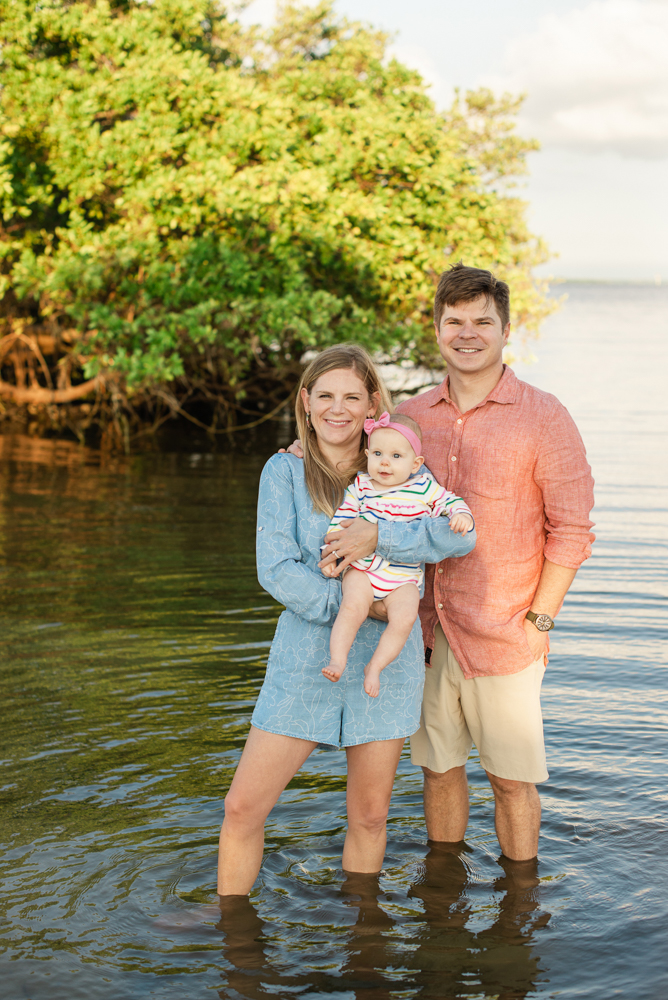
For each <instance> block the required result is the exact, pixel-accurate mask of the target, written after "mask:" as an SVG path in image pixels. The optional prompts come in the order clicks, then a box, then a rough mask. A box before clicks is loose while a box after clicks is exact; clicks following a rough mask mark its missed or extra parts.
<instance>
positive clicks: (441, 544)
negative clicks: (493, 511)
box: [376, 517, 476, 563]
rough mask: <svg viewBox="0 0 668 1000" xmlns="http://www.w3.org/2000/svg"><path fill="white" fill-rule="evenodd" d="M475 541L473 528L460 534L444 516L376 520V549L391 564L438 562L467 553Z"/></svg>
mask: <svg viewBox="0 0 668 1000" xmlns="http://www.w3.org/2000/svg"><path fill="white" fill-rule="evenodd" d="M475 543H476V533H475V529H474V530H472V531H470V532H469V533H468V534H467V535H464V536H463V537H462V536H461V535H459V534H457V532H455V531H452V529H451V528H450V522H449V520H448V519H447V517H420V518H416V519H415V520H413V521H406V522H399V521H379V522H378V544H377V545H376V552H378V554H379V555H381V556H383V558H384V559H387V560H389V562H393V563H418V562H419V563H437V562H440V561H441V560H442V559H448V558H449V557H451V556H465V555H467V554H468V553H469V552H470V551H471V550H472V549H473V548H474V547H475Z"/></svg>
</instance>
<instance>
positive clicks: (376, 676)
mask: <svg viewBox="0 0 668 1000" xmlns="http://www.w3.org/2000/svg"><path fill="white" fill-rule="evenodd" d="M419 603H420V592H419V590H418V589H417V587H416V586H415V584H414V583H405V584H404V585H403V587H397V589H396V590H393V591H392V593H391V594H388V595H387V597H386V598H385V607H386V608H387V620H388V626H387V628H386V629H385V631H384V632H383V634H382V635H381V637H380V642H379V643H378V645H377V646H376V652H375V653H374V654H373V656H372V657H371V659H370V660H369V662H368V663H367V665H366V667H365V668H364V690H365V691H366V693H367V694H368V695H370V696H371V697H372V698H377V697H378V694H379V692H380V672H381V670H384V669H385V667H386V666H387V665H388V663H391V662H392V660H394V659H396V657H397V656H398V655H399V653H400V652H401V650H402V649H403V648H404V646H405V645H406V640H407V639H408V636H409V635H410V634H411V629H412V628H413V625H414V624H415V619H416V618H417V616H418V605H419Z"/></svg>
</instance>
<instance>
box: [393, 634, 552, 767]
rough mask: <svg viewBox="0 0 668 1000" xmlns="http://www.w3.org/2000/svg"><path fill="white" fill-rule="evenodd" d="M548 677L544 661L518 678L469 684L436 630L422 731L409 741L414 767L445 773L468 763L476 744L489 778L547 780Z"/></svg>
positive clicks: (476, 679)
mask: <svg viewBox="0 0 668 1000" xmlns="http://www.w3.org/2000/svg"><path fill="white" fill-rule="evenodd" d="M544 673H545V666H544V665H543V661H542V659H541V660H537V661H536V662H535V663H532V664H530V666H528V667H526V668H525V669H524V670H520V671H519V672H518V673H516V674H503V675H502V676H495V677H473V678H470V679H468V680H467V679H466V678H465V677H464V675H463V673H462V671H461V668H460V666H459V664H458V663H457V660H456V659H455V657H454V655H453V652H452V650H451V649H450V646H449V644H448V640H447V639H446V638H445V635H444V634H443V630H442V628H441V626H440V625H437V626H436V632H435V635H434V650H433V653H432V657H431V667H430V668H428V669H427V671H426V677H425V685H424V699H423V702H422V716H421V719H420V728H419V729H418V731H417V733H416V734H415V735H414V736H412V737H411V759H412V761H413V763H414V764H419V765H420V766H422V767H428V768H429V770H430V771H436V772H437V773H438V774H442V773H443V772H444V771H449V770H450V768H451V767H461V765H462V764H465V763H466V761H467V760H468V756H469V753H470V752H471V747H472V746H473V744H474V743H475V745H476V747H477V749H478V752H479V754H480V763H481V764H482V766H483V767H484V769H485V770H486V771H488V772H489V773H490V774H494V775H496V776H497V777H499V778H509V779H512V780H514V781H528V782H531V783H532V784H538V783H539V782H541V781H546V780H547V777H548V774H547V768H546V766H545V744H544V742H543V716H542V713H541V710H540V686H541V682H542V680H543V674H544Z"/></svg>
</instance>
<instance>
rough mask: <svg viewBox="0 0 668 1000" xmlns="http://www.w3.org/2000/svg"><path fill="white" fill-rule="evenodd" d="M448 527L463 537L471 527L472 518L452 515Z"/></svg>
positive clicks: (467, 515)
mask: <svg viewBox="0 0 668 1000" xmlns="http://www.w3.org/2000/svg"><path fill="white" fill-rule="evenodd" d="M450 527H451V528H452V530H453V531H456V532H458V533H459V534H460V535H465V534H466V533H467V532H468V531H470V530H471V528H472V527H473V518H472V517H471V515H470V514H465V513H464V512H463V511H462V513H461V514H453V516H452V517H451V518H450Z"/></svg>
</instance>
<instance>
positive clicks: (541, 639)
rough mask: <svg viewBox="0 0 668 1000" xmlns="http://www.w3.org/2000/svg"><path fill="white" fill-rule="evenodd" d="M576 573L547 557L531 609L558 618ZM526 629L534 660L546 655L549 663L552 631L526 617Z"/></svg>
mask: <svg viewBox="0 0 668 1000" xmlns="http://www.w3.org/2000/svg"><path fill="white" fill-rule="evenodd" d="M576 573H577V570H576V569H569V568H568V567H567V566H558V565H557V564H556V563H553V562H549V561H548V560H547V559H546V560H545V562H544V563H543V572H542V573H541V574H540V580H539V581H538V586H537V587H536V593H535V594H534V598H533V601H532V602H531V607H530V608H529V610H530V611H534V612H535V613H536V614H537V615H549V616H550V618H556V617H557V615H558V614H559V610H560V608H561V605H562V604H563V603H564V598H565V596H566V594H567V593H568V588H569V587H570V585H571V584H572V582H573V580H574V579H575V574H576ZM524 631H525V632H526V636H527V641H528V643H529V648H530V650H531V652H532V653H533V658H534V660H539V659H540V657H541V656H545V662H546V663H547V644H548V636H549V634H550V633H549V632H541V631H539V629H537V628H536V626H535V625H534V624H533V622H530V621H529V620H528V618H525V619H524Z"/></svg>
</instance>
